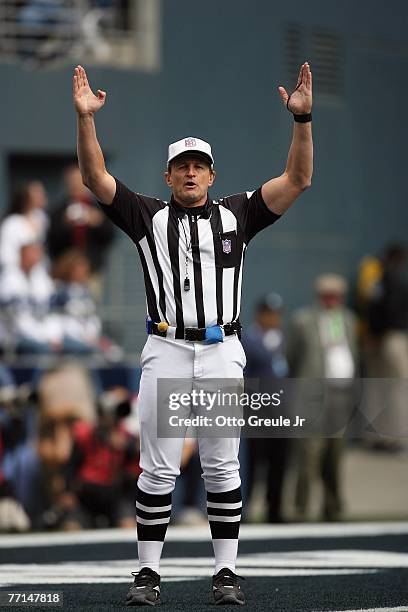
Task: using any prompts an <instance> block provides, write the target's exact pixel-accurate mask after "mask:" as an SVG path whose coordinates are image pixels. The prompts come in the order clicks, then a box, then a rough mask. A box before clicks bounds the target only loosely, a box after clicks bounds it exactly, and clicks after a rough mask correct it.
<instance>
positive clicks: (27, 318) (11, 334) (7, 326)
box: [0, 242, 63, 354]
mask: <svg viewBox="0 0 408 612" xmlns="http://www.w3.org/2000/svg"><path fill="white" fill-rule="evenodd" d="M53 291H54V284H53V281H52V279H51V278H50V276H49V274H48V272H47V270H46V268H45V266H44V265H43V247H42V245H41V244H39V243H38V242H28V243H25V244H22V245H21V247H20V264H19V265H16V266H14V265H9V266H7V267H5V268H4V269H3V270H2V272H1V275H0V308H1V325H0V339H1V341H2V342H3V345H6V346H7V345H9V346H11V348H13V349H14V350H16V351H17V352H18V353H23V354H33V353H35V354H46V353H52V352H55V351H60V350H61V348H62V341H63V337H62V328H61V324H60V322H59V321H58V319H57V318H55V317H53V316H51V314H50V299H51V295H52V293H53Z"/></svg>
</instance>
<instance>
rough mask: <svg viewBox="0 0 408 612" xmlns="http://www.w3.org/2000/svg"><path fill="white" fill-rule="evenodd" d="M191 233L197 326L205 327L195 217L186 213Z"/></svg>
mask: <svg viewBox="0 0 408 612" xmlns="http://www.w3.org/2000/svg"><path fill="white" fill-rule="evenodd" d="M188 219H189V224H190V233H191V250H192V253H193V269H194V292H195V300H196V310H197V326H198V327H205V313H204V299H203V283H202V274H201V260H200V243H199V237H198V227H197V217H196V216H195V215H191V216H190V215H188Z"/></svg>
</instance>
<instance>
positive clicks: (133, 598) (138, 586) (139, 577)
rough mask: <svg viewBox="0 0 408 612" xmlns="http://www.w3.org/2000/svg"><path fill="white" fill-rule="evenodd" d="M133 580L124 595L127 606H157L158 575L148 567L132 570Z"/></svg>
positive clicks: (158, 595)
mask: <svg viewBox="0 0 408 612" xmlns="http://www.w3.org/2000/svg"><path fill="white" fill-rule="evenodd" d="M132 576H134V577H135V581H134V583H133V584H132V586H131V587H130V589H129V592H128V594H127V597H126V605H127V606H157V605H158V604H160V576H159V574H157V573H156V572H154V571H153V570H152V569H150V567H143V568H142V569H141V570H140V572H132Z"/></svg>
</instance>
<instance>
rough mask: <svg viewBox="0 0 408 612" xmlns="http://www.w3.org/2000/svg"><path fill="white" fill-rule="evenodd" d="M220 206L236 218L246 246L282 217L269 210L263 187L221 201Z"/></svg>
mask: <svg viewBox="0 0 408 612" xmlns="http://www.w3.org/2000/svg"><path fill="white" fill-rule="evenodd" d="M220 204H222V205H223V206H225V207H226V208H228V209H229V210H230V211H231V212H232V213H233V214H234V215H235V216H236V218H237V220H238V223H239V225H240V226H241V229H242V231H243V233H244V239H245V243H246V244H248V242H249V241H250V240H251V239H252V238H253V237H254V236H256V234H257V233H258V232H260V231H261V230H263V229H265V227H268V225H272V223H275V221H277V220H278V219H280V217H281V215H277V214H276V213H274V212H272V211H271V210H269V208H268V207H267V205H266V204H265V201H264V199H263V197H262V192H261V187H259V189H257V190H256V191H247V192H245V193H238V194H236V195H232V196H228V197H226V198H223V199H222V200H220Z"/></svg>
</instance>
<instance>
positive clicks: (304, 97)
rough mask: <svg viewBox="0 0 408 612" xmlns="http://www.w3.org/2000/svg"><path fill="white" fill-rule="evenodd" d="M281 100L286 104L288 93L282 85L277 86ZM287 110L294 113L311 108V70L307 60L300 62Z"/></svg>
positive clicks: (303, 112) (305, 112)
mask: <svg viewBox="0 0 408 612" xmlns="http://www.w3.org/2000/svg"><path fill="white" fill-rule="evenodd" d="M278 90H279V93H280V96H281V99H282V102H283V103H284V105H285V106H286V105H287V104H288V100H289V94H288V92H287V91H286V89H285V88H284V87H278ZM288 110H289V111H290V112H291V113H293V114H295V115H303V114H307V113H310V112H311V110H312V71H311V70H310V66H309V63H308V62H305V63H304V64H302V66H301V68H300V72H299V77H298V81H297V84H296V88H295V90H294V91H293V93H292V94H291V96H290V100H289V105H288Z"/></svg>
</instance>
